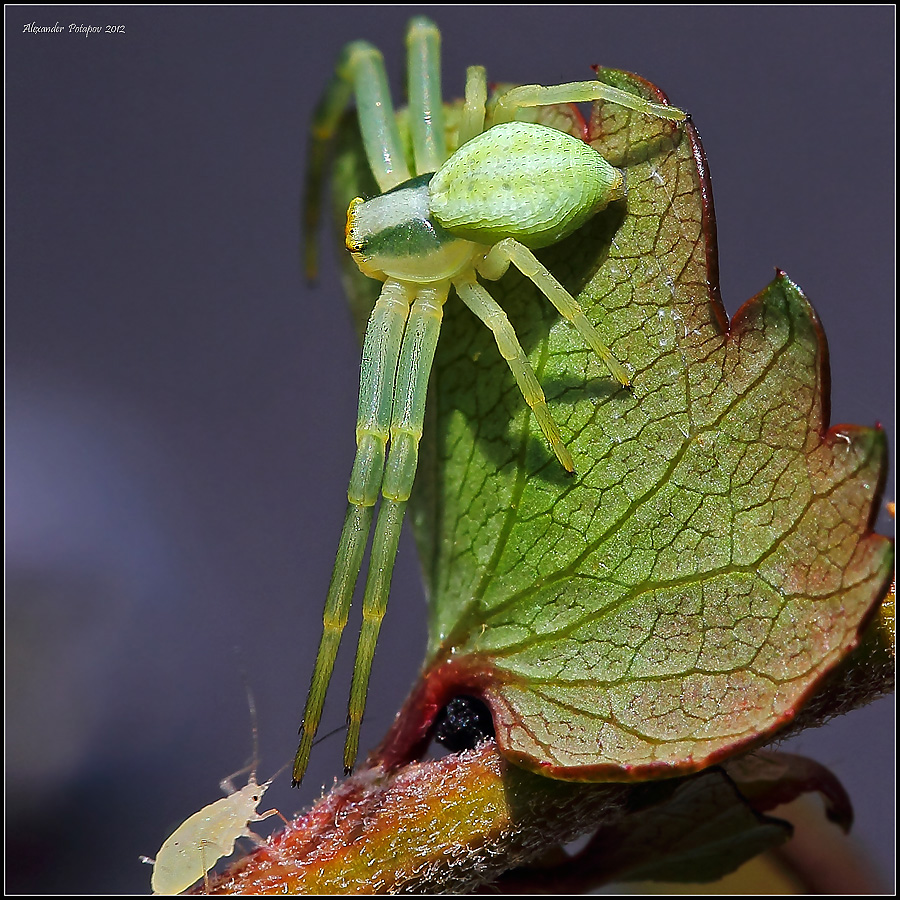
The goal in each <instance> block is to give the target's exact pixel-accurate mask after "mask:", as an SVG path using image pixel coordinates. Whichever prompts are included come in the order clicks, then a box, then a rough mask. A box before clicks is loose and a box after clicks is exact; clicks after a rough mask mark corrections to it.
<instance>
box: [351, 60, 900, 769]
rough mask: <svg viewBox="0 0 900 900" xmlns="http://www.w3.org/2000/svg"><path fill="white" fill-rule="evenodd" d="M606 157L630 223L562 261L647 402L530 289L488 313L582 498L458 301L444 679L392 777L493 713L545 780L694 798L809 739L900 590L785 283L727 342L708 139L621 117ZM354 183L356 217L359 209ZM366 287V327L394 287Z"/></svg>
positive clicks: (545, 255) (435, 506) (417, 718)
mask: <svg viewBox="0 0 900 900" xmlns="http://www.w3.org/2000/svg"><path fill="white" fill-rule="evenodd" d="M601 77H602V78H603V80H605V81H608V82H610V83H612V84H615V85H616V86H618V87H621V88H623V89H625V90H629V91H632V92H635V93H639V94H642V95H644V96H647V97H650V98H651V99H654V100H657V99H658V98H659V96H660V95H659V94H658V92H657V91H656V89H655V88H652V86H650V85H648V84H647V83H646V82H643V81H641V80H640V79H637V78H635V77H634V76H627V75H624V74H623V73H619V72H614V71H609V70H604V71H602V72H601ZM590 136H591V138H592V143H593V145H594V146H595V147H596V148H597V149H598V150H599V151H600V152H601V153H602V154H603V155H604V156H605V157H606V158H607V159H608V160H609V161H610V162H611V163H612V164H613V165H616V166H619V167H620V168H623V169H624V170H625V172H626V178H627V186H628V195H627V199H626V200H625V201H623V202H621V203H617V204H614V205H612V206H611V207H610V208H609V209H607V210H606V211H604V212H603V213H600V214H599V215H597V216H596V217H595V218H594V219H593V220H592V221H591V222H589V223H588V224H587V225H586V226H585V227H583V228H582V229H581V230H580V231H579V232H577V233H576V234H575V235H573V236H572V237H571V238H569V239H568V240H566V241H564V242H562V243H560V244H558V245H556V246H554V247H551V248H548V249H547V250H546V251H543V252H542V253H541V254H540V255H541V258H542V260H543V261H544V262H545V263H546V264H547V266H548V267H549V268H550V270H551V271H552V272H554V274H556V275H557V277H559V278H560V280H561V281H562V282H563V284H564V285H565V286H566V287H567V288H569V289H570V290H571V291H572V292H573V293H575V294H576V295H577V297H578V299H579V301H580V303H581V304H582V306H583V307H584V308H585V311H586V313H587V315H588V318H589V319H590V320H591V321H592V322H593V323H595V325H596V326H597V328H598V330H599V331H600V334H601V336H602V337H603V339H604V341H605V342H606V343H607V344H608V345H609V346H610V347H611V349H612V350H613V352H614V353H615V355H616V357H617V358H618V359H620V360H622V361H623V362H625V363H626V365H627V366H628V367H629V369H630V370H631V371H632V372H633V375H634V378H633V389H632V390H631V391H630V392H629V391H626V390H622V389H619V388H618V387H617V385H615V384H614V383H612V382H611V381H610V379H609V376H608V374H607V372H606V370H605V368H604V366H603V365H602V363H600V361H599V360H597V359H596V358H595V357H594V356H593V354H592V353H591V352H590V351H589V350H588V349H587V348H586V347H585V346H584V345H583V343H582V341H581V340H580V338H579V336H578V334H577V333H576V332H575V331H574V330H573V329H571V328H570V327H569V326H568V325H567V324H566V323H565V322H564V321H562V320H561V319H560V317H559V316H558V315H557V314H556V312H555V311H554V310H553V308H552V307H551V306H550V304H549V303H547V302H546V301H545V300H544V299H543V298H542V297H541V296H540V295H538V293H537V291H536V289H534V288H533V286H532V285H531V284H530V283H529V282H527V281H526V280H525V279H524V278H522V277H521V276H519V275H517V274H516V273H513V272H511V273H510V274H508V275H507V276H506V277H504V279H503V280H502V281H500V282H499V283H497V284H492V285H491V286H490V290H491V293H492V294H493V295H494V296H495V297H496V299H497V300H498V301H499V302H500V303H501V305H502V306H503V307H504V309H506V310H507V312H508V314H509V316H510V319H511V321H512V323H513V325H514V327H515V328H516V331H517V333H518V335H519V338H520V341H521V343H522V345H523V347H524V348H525V350H526V352H527V353H528V355H529V359H530V361H531V363H532V365H533V367H534V369H535V371H536V372H537V375H538V378H539V379H540V381H541V383H542V385H543V388H544V391H545V393H546V395H547V400H548V403H549V405H550V409H551V411H552V413H553V415H554V418H555V419H556V421H557V422H558V423H559V425H560V430H561V432H562V435H563V439H564V440H565V441H566V443H567V445H568V447H569V449H570V450H571V451H572V455H573V457H574V459H575V464H576V468H577V477H576V478H574V479H570V478H567V477H566V476H565V474H564V473H563V471H562V470H561V467H560V466H559V464H558V463H557V461H556V460H555V458H554V456H553V454H552V452H551V451H550V450H549V448H548V447H547V446H546V444H545V442H544V440H543V438H542V436H541V433H540V431H539V429H538V428H537V425H536V423H535V422H534V420H533V418H532V416H531V414H530V412H529V411H528V409H527V407H526V406H525V404H524V403H523V401H522V398H521V395H520V394H519V392H518V390H517V388H516V385H515V383H514V381H513V379H512V376H511V375H510V374H509V371H508V369H507V367H506V363H505V362H504V361H503V360H502V359H501V358H500V356H499V354H498V353H497V350H496V346H495V344H494V341H493V338H492V336H491V335H490V333H489V332H487V330H485V329H484V328H483V327H482V326H481V325H480V324H479V323H478V322H477V321H476V320H475V319H474V317H473V316H472V315H471V314H470V313H469V312H468V310H466V309H465V308H464V307H463V305H462V304H461V303H459V302H455V301H454V300H453V298H451V301H450V302H449V303H448V304H447V308H446V314H445V323H444V327H443V333H442V336H441V341H440V344H439V347H438V354H437V358H436V361H435V366H434V373H433V376H432V384H431V391H430V394H429V400H428V418H427V421H426V435H425V438H424V440H423V445H422V451H421V453H420V463H419V473H418V477H417V483H416V488H415V491H414V494H413V503H414V509H413V524H414V527H415V530H416V536H417V540H418V543H419V548H420V554H421V556H422V562H423V568H424V571H425V578H426V583H427V587H428V593H429V602H430V639H429V648H428V657H427V664H426V671H425V674H424V675H423V680H422V683H421V684H420V685H419V687H418V688H417V689H416V691H414V695H413V697H412V698H411V700H410V701H409V703H408V704H407V707H406V711H407V712H406V721H405V722H404V721H398V724H397V726H395V729H394V731H393V732H392V733H391V734H390V735H389V736H388V739H387V741H386V742H385V744H384V745H383V747H382V751H381V752H382V755H383V756H384V758H386V759H387V758H389V757H390V756H391V755H394V756H396V757H402V756H404V755H409V754H410V753H411V749H412V746H413V744H414V743H415V742H416V741H419V742H421V740H422V739H423V736H424V733H425V730H426V729H427V727H428V725H429V724H430V716H433V713H434V711H436V709H438V708H440V706H441V705H443V703H444V702H446V700H448V699H450V697H452V696H453V695H455V694H460V693H469V694H476V695H479V696H482V697H483V698H484V699H485V700H486V701H487V702H488V704H489V705H490V707H491V710H492V713H493V716H494V721H495V725H496V729H497V740H498V743H499V745H500V747H501V749H502V751H503V752H504V754H505V755H506V756H507V757H508V758H510V759H513V760H515V761H517V762H519V763H520V764H522V765H525V766H527V767H529V768H531V769H533V770H535V771H539V772H542V773H544V774H547V775H551V776H554V777H557V778H564V779H575V780H599V779H612V780H628V779H643V778H647V777H656V776H662V775H673V774H679V773H686V772H690V771H695V770H697V769H700V768H702V767H704V766H706V765H709V764H710V763H711V762H714V761H716V760H718V759H721V758H724V757H726V756H728V755H730V754H731V753H733V752H735V751H736V750H737V749H739V748H743V747H745V746H747V745H751V744H754V743H757V742H759V741H761V740H762V739H764V738H765V737H767V736H768V735H770V734H771V733H772V732H773V731H775V730H776V729H777V728H779V727H780V726H782V725H784V724H785V723H786V722H788V721H789V720H790V719H791V718H792V717H793V716H794V715H795V713H796V712H797V710H798V708H799V707H800V705H801V704H802V703H803V701H804V699H805V698H807V697H808V696H809V695H810V694H811V693H812V692H813V691H814V690H815V688H816V687H817V685H818V684H819V682H820V681H821V679H822V678H823V676H824V675H825V674H826V673H828V672H829V671H830V670H831V669H832V668H833V667H834V666H835V665H836V664H837V663H838V662H840V660H841V659H842V658H843V657H844V656H845V655H846V654H847V653H848V652H849V651H850V650H851V649H852V648H853V647H854V646H855V645H856V643H857V641H858V632H859V628H860V626H861V624H862V623H864V621H865V620H866V617H867V616H868V615H869V613H870V612H871V610H872V609H873V608H874V607H875V606H876V605H877V603H878V601H879V600H880V598H881V597H882V596H883V594H884V590H885V588H886V585H887V581H888V573H889V571H890V569H891V565H892V546H891V544H890V543H889V542H888V541H886V540H885V539H883V538H881V537H878V536H875V535H872V534H871V533H870V532H869V522H870V517H871V509H872V503H873V499H874V497H875V496H876V493H877V490H878V486H879V484H880V482H881V479H882V474H883V469H884V465H885V441H884V436H883V434H882V433H881V432H880V431H879V430H874V429H863V428H855V427H850V426H841V427H840V428H839V429H832V430H831V431H829V430H828V421H827V415H828V414H827V406H828V398H827V391H828V369H827V350H826V345H825V338H824V334H823V333H822V331H821V328H820V326H819V323H818V320H817V319H816V316H815V313H814V312H813V310H812V308H811V307H810V305H809V303H808V302H807V300H806V298H805V297H804V296H803V294H802V292H801V291H800V289H799V288H798V287H797V286H796V285H795V284H793V283H792V282H791V281H790V280H789V279H788V278H787V276H786V275H784V273H781V272H779V273H777V275H776V278H775V280H774V281H773V282H772V284H771V285H769V287H768V288H766V289H765V290H764V291H763V292H762V293H760V294H759V295H758V296H756V297H755V298H753V299H752V300H750V301H749V302H748V303H747V304H745V305H744V306H743V307H742V308H741V309H740V310H739V311H738V313H737V314H736V316H735V317H734V320H733V321H732V322H731V323H730V324H729V322H728V320H727V317H726V316H725V312H724V309H723V307H722V304H721V300H720V298H719V294H718V285H717V261H716V244H715V222H714V217H713V210H712V200H711V191H710V184H709V181H708V177H707V174H706V167H705V160H704V157H703V153H702V149H701V148H700V144H699V139H698V137H697V135H696V132H695V131H694V130H693V127H692V126H690V125H688V126H687V127H686V128H685V129H683V130H679V129H677V128H675V127H673V126H672V125H671V124H669V123H666V122H661V121H659V120H655V119H652V118H650V117H646V116H641V115H638V114H635V113H632V112H629V111H627V110H623V109H621V108H619V107H617V106H612V105H606V106H602V107H599V108H598V109H597V110H595V113H594V119H593V121H592V122H591V124H590ZM353 160H354V157H353V154H345V155H344V156H343V157H342V158H341V160H340V161H339V171H338V178H337V180H338V183H339V184H340V185H341V188H342V190H343V191H344V192H345V193H344V194H343V195H342V196H341V197H340V198H339V199H338V205H339V206H340V205H341V204H342V203H344V198H345V197H346V193H348V192H349V193H351V194H352V193H354V192H356V191H357V190H358V189H359V188H358V182H359V178H358V177H357V172H358V170H359V167H358V163H355V162H354V161H353ZM344 208H346V203H344ZM773 213H777V211H773ZM353 285H355V286H356V287H352V288H351V296H354V297H355V298H356V302H357V304H358V308H359V310H360V314H362V313H364V311H365V308H366V303H368V302H369V301H368V299H367V297H368V296H371V292H372V290H373V289H375V290H377V285H375V284H373V283H371V282H369V284H368V285H363V284H362V282H361V281H359V280H358V279H357V280H355V281H354V282H353ZM401 718H402V717H401Z"/></svg>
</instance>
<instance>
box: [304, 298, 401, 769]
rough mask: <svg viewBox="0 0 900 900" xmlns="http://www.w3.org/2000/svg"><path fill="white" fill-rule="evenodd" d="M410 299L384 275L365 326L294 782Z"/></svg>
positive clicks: (368, 508) (335, 633)
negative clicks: (344, 483)
mask: <svg viewBox="0 0 900 900" xmlns="http://www.w3.org/2000/svg"><path fill="white" fill-rule="evenodd" d="M411 299H412V296H411V290H410V288H409V287H408V286H407V285H404V284H402V283H401V282H399V281H394V280H388V281H386V282H385V284H384V287H383V288H382V291H381V295H380V296H379V298H378V301H377V302H376V304H375V308H374V309H373V310H372V315H371V316H370V318H369V324H368V327H367V328H366V337H365V341H364V343H363V355H362V365H361V367H360V379H359V412H358V416H357V426H356V446H357V449H356V459H355V460H354V462H353V472H352V474H351V476H350V487H349V489H348V491H347V498H348V500H349V504H348V506H347V515H346V517H345V518H344V528H343V530H342V532H341V540H340V543H339V545H338V552H337V557H336V559H335V563H334V570H333V572H332V575H331V584H330V585H329V587H328V596H327V598H326V601H325V611H324V613H323V629H322V638H321V640H320V642H319V652H318V654H317V655H316V664H315V668H314V669H313V675H312V681H311V683H310V688H309V694H308V696H307V699H306V709H305V710H304V712H303V724H302V725H301V726H300V745H299V747H298V748H297V755H296V756H295V757H294V772H293V783H294V785H297V784H299V783H300V781H301V779H302V778H303V774H304V772H305V771H306V766H307V763H308V762H309V752H310V749H311V748H312V745H313V741H314V739H315V736H316V731H317V730H318V728H319V721H320V719H321V717H322V706H323V704H324V702H325V693H326V691H327V690H328V683H329V682H330V681H331V672H332V669H333V668H334V661H335V658H336V657H337V651H338V647H339V646H340V642H341V634H342V633H343V630H344V626H345V625H346V624H347V616H348V614H349V611H350V604H351V601H352V599H353V591H354V588H355V587H356V580H357V578H358V576H359V570H360V567H361V565H362V557H363V552H364V550H365V548H366V541H367V539H368V536H369V529H370V527H371V524H372V512H373V509H374V506H375V501H376V500H377V499H378V492H379V489H380V488H381V483H382V475H383V473H384V461H385V447H386V445H387V442H388V439H389V437H390V433H391V424H392V418H391V413H392V408H393V398H394V385H395V378H396V375H397V367H398V361H399V359H400V353H401V345H402V343H401V342H402V339H403V332H404V328H405V326H406V320H407V316H408V314H409V308H410V301H411ZM379 524H380V519H379Z"/></svg>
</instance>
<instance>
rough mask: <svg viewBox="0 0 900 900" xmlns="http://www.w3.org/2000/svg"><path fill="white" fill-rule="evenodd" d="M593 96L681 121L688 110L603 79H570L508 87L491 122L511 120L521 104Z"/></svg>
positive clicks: (579, 100) (580, 100) (572, 100)
mask: <svg viewBox="0 0 900 900" xmlns="http://www.w3.org/2000/svg"><path fill="white" fill-rule="evenodd" d="M596 100H604V101H606V102H608V103H617V104H618V105H619V106H624V107H625V108H626V109H633V110H635V111H636V112H641V113H644V114H646V115H648V116H656V117H657V118H660V119H669V120H670V121H673V122H683V121H684V120H685V119H686V118H687V113H685V112H684V111H683V110H680V109H677V108H676V107H674V106H664V105H663V104H661V103H651V102H650V101H649V100H644V99H643V98H642V97H637V96H635V95H634V94H629V93H628V91H622V90H619V88H614V87H612V86H611V85H608V84H604V83H603V82H602V81H573V82H569V83H568V84H554V85H550V86H548V87H544V86H543V85H540V84H523V85H522V86H521V87H515V88H511V89H510V90H508V91H507V92H506V93H505V94H502V95H501V96H500V97H498V98H497V104H496V106H495V107H494V119H493V124H494V125H500V124H501V123H504V122H512V121H513V120H514V119H515V117H516V111H517V110H518V109H520V108H521V107H523V106H551V105H553V104H557V103H592V102H594V101H596Z"/></svg>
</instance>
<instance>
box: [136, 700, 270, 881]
mask: <svg viewBox="0 0 900 900" xmlns="http://www.w3.org/2000/svg"><path fill="white" fill-rule="evenodd" d="M247 698H248V700H249V703H250V717H251V719H252V722H253V760H254V761H253V762H252V763H251V764H250V766H248V767H247V768H244V769H240V770H238V771H237V772H235V773H234V774H233V775H229V776H228V778H224V779H223V780H222V781H221V782H220V787H221V788H222V790H223V791H225V792H226V793H227V794H228V796H227V797H222V798H221V799H219V800H216V801H215V802H213V803H210V804H209V805H208V806H204V807H203V809H201V810H200V811H199V812H195V813H194V814H193V815H192V816H189V817H188V818H187V819H185V821H184V822H182V823H181V825H179V826H178V827H177V828H176V829H175V831H173V832H172V834H171V835H169V837H168V838H166V840H165V841H164V843H163V845H162V847H160V848H159V853H157V854H156V859H155V860H152V859H149V858H148V857H142V859H143V861H144V862H150V863H153V875H152V876H151V878H150V886H151V887H152V888H153V893H154V894H180V893H181V892H182V891H184V890H187V889H188V888H189V887H190V886H191V885H192V884H194V882H196V881H198V880H199V879H201V878H202V879H203V880H204V882H205V881H206V873H207V872H209V870H210V869H211V868H213V866H215V864H216V863H217V862H218V861H219V860H220V859H222V858H224V857H226V856H231V854H232V853H233V852H234V843H235V841H236V840H237V839H238V838H239V837H246V838H250V839H251V840H253V841H256V842H257V843H258V842H260V841H261V840H262V838H260V836H259V835H258V834H256V833H255V832H253V831H251V830H250V828H249V827H248V826H249V823H250V822H261V821H262V820H263V819H268V818H269V816H274V815H281V814H280V813H279V812H278V810H277V809H270V810H268V812H264V813H261V814H258V813H257V812H256V809H257V807H258V806H259V804H260V801H261V800H262V798H263V794H265V792H266V791H267V790H268V788H269V785H270V784H271V783H272V782H273V781H274V780H275V778H276V777H277V775H278V774H279V773H276V774H275V775H273V776H272V777H271V778H270V779H269V780H268V781H266V782H264V783H263V784H259V783H257V781H256V760H257V759H258V743H259V741H258V737H257V730H256V707H255V704H254V703H253V697H252V695H251V694H250V691H249V689H248V691H247ZM249 768H252V771H251V772H250V777H249V779H248V780H247V784H245V785H244V787H242V788H239V789H238V788H236V787H235V786H234V784H233V783H232V779H233V778H235V777H236V776H238V775H241V774H243V773H244V772H246V771H247V769H249ZM281 771H283V768H282V769H280V770H279V772H281Z"/></svg>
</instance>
